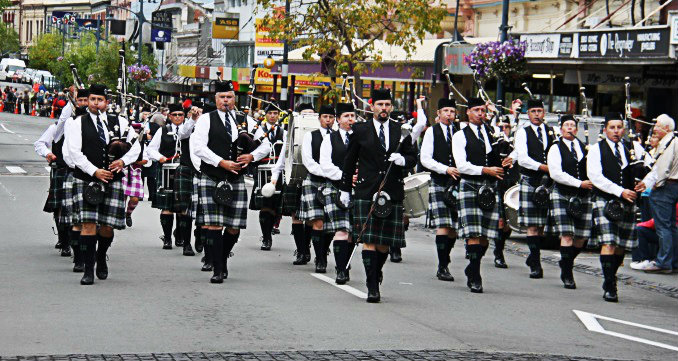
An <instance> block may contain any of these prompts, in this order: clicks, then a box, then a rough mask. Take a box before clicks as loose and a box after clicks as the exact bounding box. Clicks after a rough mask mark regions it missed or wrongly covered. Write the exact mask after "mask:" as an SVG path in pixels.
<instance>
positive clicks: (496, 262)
mask: <svg viewBox="0 0 678 361" xmlns="http://www.w3.org/2000/svg"><path fill="white" fill-rule="evenodd" d="M494 266H495V267H497V268H508V265H507V264H506V261H505V260H504V259H503V258H495V259H494Z"/></svg>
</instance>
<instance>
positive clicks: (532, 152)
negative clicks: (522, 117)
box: [520, 124, 553, 177]
mask: <svg viewBox="0 0 678 361" xmlns="http://www.w3.org/2000/svg"><path fill="white" fill-rule="evenodd" d="M544 128H545V129H546V139H545V140H546V149H544V146H543V145H542V143H541V142H540V141H539V138H537V134H536V133H535V132H534V130H533V129H532V125H528V126H526V127H525V128H524V129H525V135H527V155H528V156H529V157H530V158H532V159H534V160H535V161H537V162H539V163H541V164H546V155H547V154H548V152H549V148H551V145H553V136H552V135H551V134H553V130H552V129H551V127H549V126H548V125H546V124H544ZM520 171H521V172H522V173H523V174H525V175H526V176H528V177H540V176H541V175H542V172H540V171H538V170H531V169H527V168H525V167H521V168H520Z"/></svg>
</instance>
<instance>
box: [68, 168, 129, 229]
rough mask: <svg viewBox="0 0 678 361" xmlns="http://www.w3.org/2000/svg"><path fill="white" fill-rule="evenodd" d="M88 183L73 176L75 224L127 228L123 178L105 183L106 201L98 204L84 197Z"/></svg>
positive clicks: (73, 213)
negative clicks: (89, 201) (93, 203)
mask: <svg viewBox="0 0 678 361" xmlns="http://www.w3.org/2000/svg"><path fill="white" fill-rule="evenodd" d="M88 183H89V182H85V181H83V180H81V179H78V178H75V177H73V212H72V215H73V224H83V223H95V224H97V225H99V226H109V227H113V228H114V229H125V209H126V204H125V188H124V187H123V185H122V180H121V179H118V180H114V181H110V182H109V183H108V184H106V185H105V187H104V188H105V190H106V191H105V192H106V193H105V195H104V201H103V202H102V203H101V204H99V205H97V206H95V205H92V204H89V203H87V202H86V201H85V199H84V192H85V187H86V186H87V184H88Z"/></svg>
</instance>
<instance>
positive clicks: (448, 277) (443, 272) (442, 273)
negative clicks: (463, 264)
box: [436, 267, 454, 282]
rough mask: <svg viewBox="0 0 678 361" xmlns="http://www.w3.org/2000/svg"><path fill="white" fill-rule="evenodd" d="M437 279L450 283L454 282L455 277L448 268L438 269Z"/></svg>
mask: <svg viewBox="0 0 678 361" xmlns="http://www.w3.org/2000/svg"><path fill="white" fill-rule="evenodd" d="M436 277H438V279H439V280H441V281H448V282H452V281H454V277H453V276H452V274H450V270H449V269H448V268H447V267H438V272H437V273H436Z"/></svg>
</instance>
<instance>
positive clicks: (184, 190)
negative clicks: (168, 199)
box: [174, 165, 194, 212]
mask: <svg viewBox="0 0 678 361" xmlns="http://www.w3.org/2000/svg"><path fill="white" fill-rule="evenodd" d="M193 173H194V172H193V168H191V167H189V166H185V165H179V167H177V171H176V174H175V175H174V210H175V211H177V212H186V211H187V210H188V209H189V208H191V202H192V196H193Z"/></svg>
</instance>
